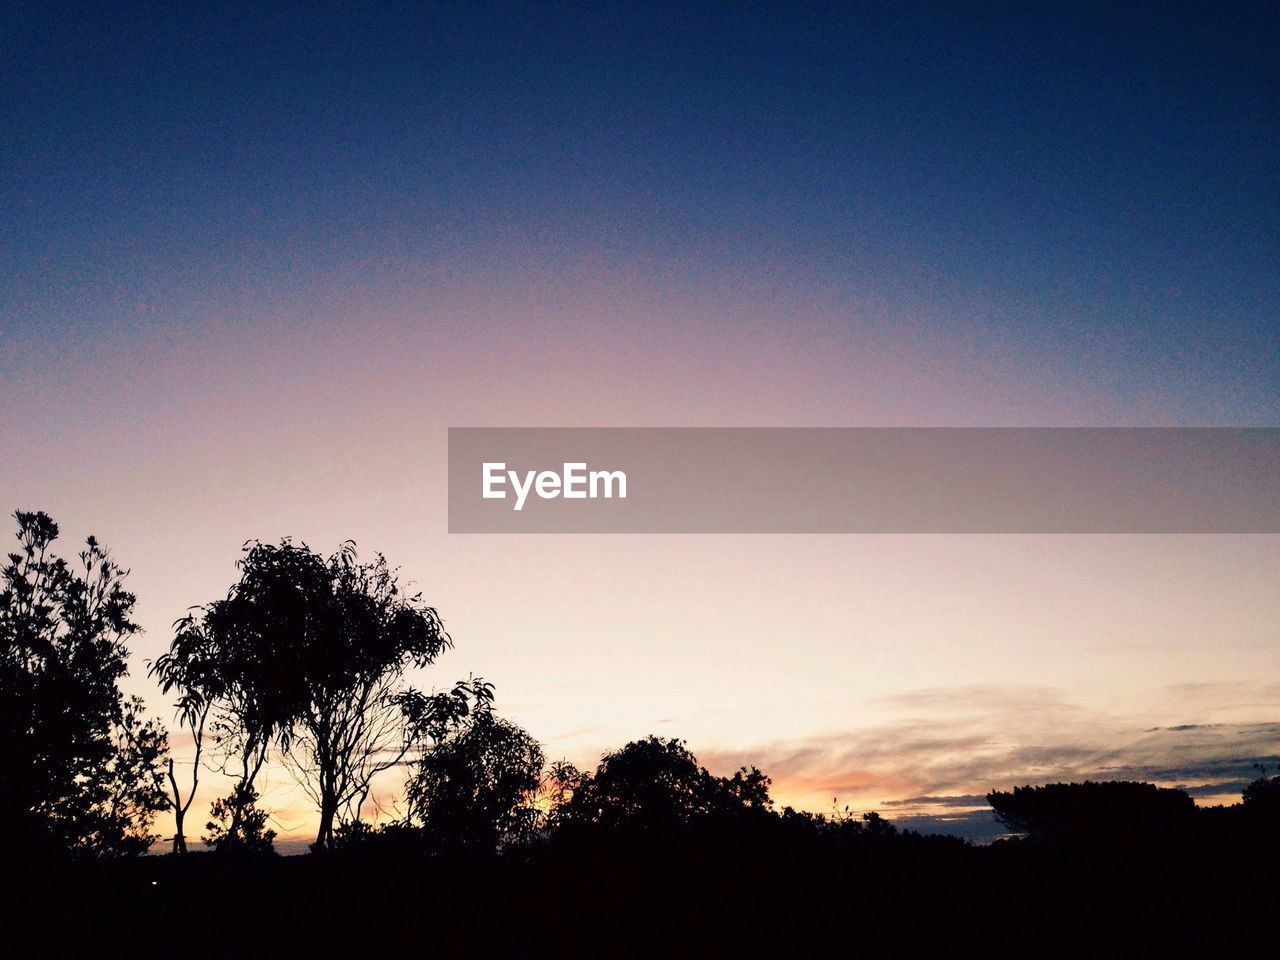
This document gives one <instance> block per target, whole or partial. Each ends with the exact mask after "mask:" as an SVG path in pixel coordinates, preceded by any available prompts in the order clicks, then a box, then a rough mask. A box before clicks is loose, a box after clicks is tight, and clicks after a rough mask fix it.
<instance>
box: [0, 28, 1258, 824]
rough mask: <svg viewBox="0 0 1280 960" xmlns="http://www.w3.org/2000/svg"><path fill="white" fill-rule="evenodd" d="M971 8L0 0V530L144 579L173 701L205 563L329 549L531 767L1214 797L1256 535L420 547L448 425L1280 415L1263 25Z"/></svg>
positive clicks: (441, 476)
mask: <svg viewBox="0 0 1280 960" xmlns="http://www.w3.org/2000/svg"><path fill="white" fill-rule="evenodd" d="M980 6H981V10H980V11H979V10H973V9H969V10H960V8H959V7H958V6H957V7H956V8H954V9H952V10H947V9H944V8H943V7H942V6H940V5H914V4H884V5H849V6H842V7H827V6H820V7H814V8H812V9H811V10H810V11H809V12H803V11H799V12H798V11H794V10H790V9H788V8H787V7H786V6H784V5H778V6H772V7H767V6H762V5H755V4H734V5H716V4H706V5H698V6H696V7H694V6H685V5H670V6H650V5H616V6H615V5H611V4H589V5H588V4H583V5H549V6H548V5H500V6H488V5H480V4H476V5H466V6H465V7H464V6H461V5H459V6H451V5H428V4H421V5H419V4H405V5H400V4H393V3H386V4H379V5H377V6H376V8H374V7H368V8H361V7H359V6H357V5H348V6H336V5H335V6H332V7H331V6H327V5H323V4H313V5H306V6H305V7H304V6H302V5H297V6H281V7H279V8H277V9H276V10H275V12H272V13H267V14H262V15H259V14H249V13H247V12H245V10H244V9H241V10H239V11H237V10H236V9H235V8H233V7H230V6H223V5H221V4H214V3H211V4H202V5H199V6H195V7H190V8H187V9H183V10H169V9H166V8H163V7H155V6H150V5H147V6H137V7H128V6H125V7H121V8H117V7H115V6H114V5H111V6H102V7H100V8H91V9H88V10H85V9H78V10H76V12H75V13H74V15H72V14H70V13H67V14H66V15H61V16H60V15H57V14H56V13H55V14H51V13H50V8H49V6H48V5H47V4H39V5H37V4H31V5H21V4H19V5H15V6H9V7H7V8H6V12H5V13H4V14H3V18H2V19H0V110H3V117H4V122H3V124H2V126H0V129H2V132H0V216H2V218H3V220H2V222H3V223H4V229H3V231H0V380H2V382H3V392H2V393H0V450H3V456H0V506H3V507H4V510H5V512H10V511H12V510H14V509H19V508H21V509H42V510H45V511H46V512H48V513H50V514H51V515H52V516H53V517H54V518H55V519H56V520H57V521H58V522H59V523H60V525H61V526H62V530H63V536H64V541H63V549H64V551H65V552H67V553H70V552H72V550H73V547H74V545H75V544H76V542H77V541H79V540H82V539H83V537H84V536H85V535H87V534H89V533H94V534H96V535H97V536H98V537H99V538H100V539H102V540H103V541H104V542H106V543H107V544H108V545H109V546H110V547H111V549H112V551H113V553H114V555H115V556H116V557H117V558H118V559H119V561H120V562H121V563H122V564H123V565H125V566H126V567H129V568H130V569H131V571H132V572H131V574H130V578H129V583H130V586H131V588H132V589H133V590H134V592H136V593H137V595H138V598H139V599H138V607H137V619H138V620H139V622H140V623H141V625H142V626H143V628H144V630H145V633H144V634H143V635H142V636H141V637H140V638H138V639H137V640H136V641H135V643H134V664H135V667H134V671H133V676H132V678H131V679H130V681H129V685H130V689H131V690H134V691H137V692H140V693H142V694H143V695H144V696H146V697H147V699H148V703H149V705H150V707H151V708H152V710H153V711H155V712H157V713H159V714H160V715H161V716H162V717H163V718H164V719H165V720H166V722H170V725H171V726H173V727H175V728H176V723H174V722H173V714H172V705H171V704H169V703H167V702H165V701H164V699H163V698H162V697H161V696H160V695H159V693H158V691H157V690H156V689H155V688H154V687H153V686H152V685H151V684H150V683H149V682H148V681H147V680H146V678H145V668H144V666H143V661H144V660H145V659H147V658H151V657H154V656H156V655H157V654H158V653H159V652H161V651H162V650H163V649H164V648H165V647H166V646H167V643H168V641H169V639H170V638H171V631H170V628H169V624H171V623H172V621H173V620H175V619H176V618H177V617H179V616H181V615H183V614H184V612H185V611H186V609H187V608H188V607H189V606H191V605H193V604H199V603H205V602H207V601H209V600H212V599H214V598H216V597H218V596H221V595H223V594H224V593H225V591H226V589H227V587H228V586H229V585H230V584H231V582H232V581H233V579H234V577H235V575H236V574H235V570H234V566H233V564H234V562H235V560H236V559H237V557H238V555H239V550H240V547H241V544H243V543H244V542H245V541H246V540H248V539H251V538H259V539H263V540H276V539H278V538H280V537H283V536H292V537H294V538H296V539H300V540H304V541H306V542H307V543H309V544H311V545H312V546H314V547H316V548H318V549H323V550H326V551H328V550H331V549H332V548H333V547H335V546H336V545H337V544H338V543H339V542H340V541H342V540H345V539H348V538H349V539H354V540H355V541H357V543H358V544H359V546H360V548H361V549H362V551H367V552H370V553H371V552H372V551H374V550H380V551H382V552H383V553H385V554H386V556H387V557H388V559H389V560H390V561H391V562H392V563H394V564H398V565H400V567H401V569H402V574H403V576H404V577H405V578H407V579H409V580H412V581H414V582H415V583H416V584H417V585H418V586H419V587H420V588H421V589H422V590H423V591H424V593H425V595H426V597H427V598H428V599H429V600H430V601H431V602H432V603H433V604H434V605H435V606H436V607H437V608H438V609H439V610H440V612H441V614H442V616H443V617H444V618H445V621H446V625H447V628H448V629H449V631H450V632H451V633H452V635H453V637H454V639H455V642H456V649H454V650H453V651H451V652H449V653H448V654H446V655H445V656H444V657H442V658H441V660H440V661H439V662H438V664H437V665H436V666H435V667H434V668H432V669H431V670H430V671H428V672H427V673H426V674H425V675H424V676H423V677H421V678H420V682H421V683H423V684H425V685H427V686H431V685H435V686H445V685H448V684H450V683H451V682H452V681H453V680H454V679H456V678H459V677H465V676H466V675H468V674H477V675H481V676H483V677H485V678H486V679H488V680H491V681H492V682H494V683H495V684H496V686H497V693H498V706H499V708H500V709H501V710H502V711H503V712H504V713H505V714H506V715H508V716H510V717H511V718H512V719H514V720H516V721H517V722H519V723H521V724H522V725H524V726H525V727H527V728H528V730H529V731H530V732H532V733H533V734H534V735H535V736H537V737H538V738H539V739H540V740H541V741H542V742H543V743H544V744H545V746H546V750H547V753H548V755H549V756H551V757H561V756H564V757H567V758H569V759H572V760H574V761H576V762H579V763H582V764H593V763H594V761H595V760H596V759H597V758H598V756H599V754H600V753H601V752H602V751H603V750H605V749H609V748H612V747H616V746H619V745H621V744H622V743H623V742H625V741H626V740H628V739H632V738H635V737H639V736H643V735H645V734H648V733H656V734H661V735H664V736H680V737H684V738H686V739H687V740H688V741H689V745H690V747H691V748H692V749H693V750H694V752H695V753H696V754H697V755H698V756H699V758H700V759H702V760H703V761H704V762H706V763H707V764H708V765H709V766H711V768H712V769H713V770H716V771H717V772H728V771H729V770H731V769H732V768H733V767H735V766H737V765H739V764H742V763H754V764H757V765H759V766H760V767H762V768H763V769H765V770H766V772H768V773H771V774H772V775H773V777H774V780H775V788H774V793H775V797H776V798H777V799H779V800H780V801H782V802H787V803H792V804H795V805H797V806H803V807H806V808H809V809H814V810H829V809H830V808H831V805H832V800H833V798H838V802H839V804H840V805H841V806H843V805H844V804H845V803H849V804H851V805H853V806H854V807H855V808H857V809H860V810H861V809H878V810H880V811H881V812H882V813H885V814H902V815H909V816H931V817H932V816H945V815H949V814H951V813H954V812H959V813H963V812H964V811H966V810H968V809H971V808H973V807H975V806H979V805H980V804H981V801H980V800H977V801H975V800H974V797H975V795H979V794H983V793H985V792H986V791H987V790H988V789H991V788H993V787H1008V786H1011V785H1013V784H1016V783H1026V782H1046V781H1050V780H1057V779H1080V778H1083V777H1086V776H1090V777H1099V776H1103V777H1132V778H1142V779H1151V780H1157V781H1159V782H1162V783H1168V784H1185V785H1188V786H1193V787H1198V788H1202V789H1199V790H1198V793H1199V794H1200V795H1201V796H1202V798H1205V799H1208V800H1213V798H1215V797H1219V798H1224V799H1227V798H1228V797H1227V795H1229V794H1236V795H1238V793H1239V789H1240V786H1241V785H1242V781H1244V780H1247V779H1248V778H1250V777H1251V776H1253V775H1254V771H1253V770H1251V765H1252V764H1253V763H1255V762H1259V763H1263V764H1265V765H1266V766H1267V767H1268V772H1272V771H1273V769H1274V768H1275V767H1277V766H1280V591H1278V590H1277V589H1276V584H1277V583H1278V582H1280V537H1277V536H1262V535H1253V536H1247V535H1237V536H1210V535H1201V536H925V535H912V536H906V535H903V536H657V535H648V536H641V535H634V536H594V537H586V536H576V537H575V536H547V537H538V536H524V537H521V536H465V535H449V534H448V533H447V532H446V519H447V518H446V509H445V494H446V490H445V479H446V474H445V468H446V460H445V447H446V431H447V429H448V428H449V427H450V426H692V425H696V426H912V425H929V426H956V425H963V426H987V425H990V426H1005V425H1026V426H1069V425H1094V426H1123V425H1135V426H1136V425H1143V426H1215V425H1222V426H1280V257H1277V240H1278V239H1280V187H1278V185H1277V178H1276V158H1277V156H1280V109H1278V108H1280V60H1278V59H1277V58H1276V57H1275V50H1274V40H1275V38H1276V36H1277V27H1280V7H1277V6H1276V5H1274V4H1258V5H1252V4H1227V5H1218V6H1214V5H1208V4H1206V5H1166V4H1151V5H1142V4H1134V5H1124V6H1123V8H1115V9H1113V8H1112V5H1101V4H1099V5H1096V6H1093V7H1089V6H1088V5H1078V4H1069V5H1063V6H1062V7H1061V8H1060V10H1059V12H1057V13H1048V14H1047V13H1046V12H1045V9H1046V8H1045V7H1043V6H1042V5H1039V4H1033V5H1023V4H1009V5H1007V6H1006V5H1001V4H982V5H980ZM246 9H247V8H246ZM175 743H176V744H177V746H178V747H179V748H180V749H181V747H182V743H181V741H180V739H179V738H177V737H175ZM215 786H218V785H216V784H215ZM211 791H212V788H211ZM223 792H225V791H223ZM209 796H210V798H211V797H212V796H213V793H212V792H210V793H209ZM267 797H268V801H267V805H268V806H272V807H273V808H274V809H276V811H277V822H278V828H279V829H281V831H282V833H285V834H289V833H305V832H306V831H307V830H308V829H309V828H310V826H311V822H312V821H311V819H310V814H309V813H308V812H307V810H306V803H305V801H304V799H303V798H301V797H300V796H298V795H297V793H296V791H295V790H294V788H293V787H292V785H291V783H290V782H289V781H288V778H287V776H286V775H284V774H282V773H280V772H279V771H276V772H274V773H273V774H272V776H271V779H270V784H269V790H268V793H267ZM921 798H933V799H932V800H929V799H921ZM903 801H908V802H906V803H904V802H903ZM202 815H203V814H201V816H202ZM202 822H203V820H201V823H202ZM956 828H957V829H960V827H956ZM966 829H967V828H966Z"/></svg>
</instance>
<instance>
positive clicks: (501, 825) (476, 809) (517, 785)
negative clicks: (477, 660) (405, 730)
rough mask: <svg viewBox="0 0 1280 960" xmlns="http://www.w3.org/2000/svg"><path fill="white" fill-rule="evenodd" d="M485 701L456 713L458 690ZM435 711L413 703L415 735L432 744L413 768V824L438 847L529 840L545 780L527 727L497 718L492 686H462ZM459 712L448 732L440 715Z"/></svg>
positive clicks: (409, 795)
mask: <svg viewBox="0 0 1280 960" xmlns="http://www.w3.org/2000/svg"><path fill="white" fill-rule="evenodd" d="M469 690H475V691H477V693H478V695H477V697H476V698H475V700H474V702H473V703H470V704H468V705H467V707H466V709H465V710H461V711H459V710H457V709H456V704H457V702H458V699H457V695H458V693H459V691H468V692H469ZM440 707H441V709H438V710H432V709H430V701H429V700H424V701H422V702H415V701H413V700H410V701H408V702H407V703H406V708H407V711H408V715H409V716H410V717H411V719H412V720H414V721H415V722H414V723H413V724H412V726H413V729H415V730H418V731H424V724H423V723H422V721H421V718H422V716H423V713H424V709H425V713H426V714H427V715H428V716H430V717H431V718H432V719H431V721H430V722H428V723H427V724H426V725H425V727H426V729H427V730H429V732H427V733H426V737H427V738H428V742H427V743H426V745H424V746H423V748H422V749H421V752H420V755H419V756H418V759H417V760H416V761H415V762H414V763H413V766H412V775H411V777H410V779H409V782H408V784H407V786H406V790H405V797H406V801H407V804H408V814H407V817H406V819H407V820H409V822H411V823H416V824H418V825H420V826H421V827H422V828H423V829H424V831H425V832H426V834H427V835H428V837H430V838H431V840H432V841H433V842H434V843H435V844H436V845H438V846H455V845H456V846H462V847H469V848H472V849H476V850H489V851H492V850H495V849H498V848H499V847H501V846H503V845H505V844H509V843H513V842H518V841H521V840H527V839H529V838H530V837H531V836H532V834H533V831H534V830H535V829H536V827H537V826H538V823H539V819H540V817H539V812H538V809H537V807H536V806H535V805H534V804H533V802H532V801H533V797H534V794H535V793H536V791H537V789H538V785H539V782H540V780H541V776H542V768H543V755H542V747H541V746H540V745H539V744H538V742H537V741H536V740H534V739H533V737H531V736H529V734H528V733H526V732H525V731H524V730H523V729H521V728H520V727H519V726H517V725H516V724H514V723H511V722H510V721H508V720H504V719H502V718H501V717H499V716H497V715H496V714H495V713H494V712H493V709H492V688H491V687H489V685H488V684H485V683H483V681H477V682H476V683H474V684H470V685H468V684H459V685H458V686H456V687H455V688H454V691H453V692H452V693H451V694H449V695H447V699H446V700H445V701H441V703H440ZM441 713H444V714H446V715H448V714H452V719H451V720H450V721H449V722H448V723H447V724H446V725H444V726H440V725H439V717H440V714H441Z"/></svg>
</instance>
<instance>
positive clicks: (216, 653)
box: [155, 539, 451, 850]
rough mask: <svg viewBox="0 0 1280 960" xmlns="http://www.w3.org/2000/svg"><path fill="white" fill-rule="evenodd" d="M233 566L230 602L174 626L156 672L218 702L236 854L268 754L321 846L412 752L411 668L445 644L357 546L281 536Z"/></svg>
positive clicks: (221, 832) (222, 816)
mask: <svg viewBox="0 0 1280 960" xmlns="http://www.w3.org/2000/svg"><path fill="white" fill-rule="evenodd" d="M239 567H240V580H239V582H238V583H236V584H235V585H234V586H232V588H231V589H230V591H229V592H228V594H227V597H226V598H225V599H222V600H217V601H214V602H213V603H210V604H208V605H207V606H205V607H201V608H198V609H197V610H196V612H194V613H193V614H192V615H191V616H190V617H188V618H186V619H184V620H182V621H179V623H178V630H177V633H176V635H175V637H174V640H173V644H172V646H171V647H170V650H169V653H168V654H167V655H166V657H165V658H161V659H160V660H157V662H156V668H155V669H156V670H157V671H158V673H159V675H160V676H161V677H162V682H165V683H166V684H167V685H168V686H169V687H171V688H174V689H178V690H180V691H181V693H182V695H183V696H184V697H186V698H189V702H192V703H203V702H205V701H208V702H210V703H212V704H213V705H214V706H213V710H214V713H215V716H216V720H215V742H216V744H217V745H218V746H219V748H220V749H221V751H222V752H223V754H224V756H226V757H229V758H231V759H232V760H233V761H234V762H235V763H238V771H237V775H238V780H237V784H236V788H235V790H234V791H233V793H232V794H231V796H230V797H228V798H226V799H225V800H224V801H222V806H221V807H220V809H219V811H217V816H216V817H215V819H216V820H217V821H218V823H219V826H218V829H217V830H216V831H215V833H216V835H217V836H218V837H219V838H220V839H222V840H225V841H226V842H228V843H230V842H231V841H233V840H234V838H235V837H236V836H237V835H238V833H237V831H240V830H242V829H243V828H244V827H245V826H246V825H248V824H251V823H254V822H256V819H257V813H256V812H255V811H251V810H250V809H249V805H251V804H252V802H253V800H254V799H255V798H256V796H257V794H256V791H255V790H254V788H253V784H254V780H255V778H256V777H257V774H258V772H259V771H260V770H261V768H262V766H263V764H264V763H265V761H266V757H267V754H268V751H269V750H270V749H271V747H272V746H273V745H274V746H278V747H279V748H280V752H281V756H282V758H283V759H284V760H285V762H286V765H287V766H288V767H289V769H290V770H291V772H292V773H293V774H294V775H295V777H296V779H297V780H298V782H299V783H300V784H301V786H302V787H303V789H304V790H305V791H306V792H307V793H308V795H309V796H311V797H312V799H313V800H314V801H315V803H316V806H317V809H318V811H319V815H320V824H319V829H318V831H317V834H316V848H317V849H321V850H323V849H327V848H329V847H331V846H332V844H333V841H334V835H335V829H336V827H337V826H338V825H339V824H340V823H343V822H347V821H350V820H353V819H356V818H358V817H359V814H360V810H361V808H362V807H363V805H364V804H365V802H366V800H367V799H368V797H369V793H370V790H371V789H372V783H373V780H374V778H375V777H376V776H377V775H378V774H379V773H381V772H382V771H384V770H387V769H390V768H391V767H393V766H395V765H396V764H397V763H399V762H400V760H401V759H402V758H403V756H404V754H405V752H406V751H407V749H408V747H409V741H408V739H407V736H406V727H405V719H404V715H403V711H402V706H401V698H402V696H403V695H404V693H405V692H406V690H407V689H408V687H407V684H406V682H405V675H406V673H407V671H408V670H410V669H411V668H414V667H423V666H426V665H428V664H430V663H431V662H433V661H434V660H435V658H436V656H437V655H438V654H439V653H440V652H441V651H443V650H444V649H445V648H446V647H448V646H450V643H451V641H450V639H449V636H448V634H446V633H445V631H444V628H443V625H442V624H441V621H440V617H439V615H438V614H437V613H436V611H435V610H434V609H432V608H431V607H430V606H428V605H427V604H425V603H424V602H423V600H422V598H421V596H420V595H417V594H412V595H409V594H406V593H404V592H403V591H402V589H401V587H400V584H399V582H398V579H397V576H396V572H395V571H394V570H392V569H391V568H390V567H389V566H388V565H387V562H386V560H385V559H384V558H383V557H382V556H381V555H377V556H376V557H375V558H374V560H373V561H371V562H361V561H360V560H359V558H358V556H357V554H356V550H355V545H354V544H352V543H346V544H343V545H342V547H341V548H340V549H339V550H338V551H337V552H336V553H334V554H333V555H332V556H330V557H328V558H325V557H322V556H320V555H318V554H316V553H315V552H313V551H312V550H311V549H310V548H309V547H307V546H306V544H295V543H293V542H292V541H290V540H287V539H286V540H284V541H283V542H281V543H280V544H278V545H276V544H264V543H258V542H252V543H249V544H247V545H246V547H245V554H244V556H243V558H242V559H241V561H240V563H239ZM188 725H190V724H189V722H188ZM242 808H243V809H242ZM251 814H252V815H251ZM245 839H246V843H248V842H249V841H250V840H251V839H252V838H248V837H246V838H245ZM255 842H256V841H255Z"/></svg>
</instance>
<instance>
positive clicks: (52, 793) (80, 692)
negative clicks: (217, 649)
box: [0, 511, 167, 856]
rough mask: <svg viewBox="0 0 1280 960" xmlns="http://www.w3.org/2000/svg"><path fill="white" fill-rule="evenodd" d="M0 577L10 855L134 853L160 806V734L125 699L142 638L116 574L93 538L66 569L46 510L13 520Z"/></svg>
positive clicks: (3, 818) (0, 684)
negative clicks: (131, 648) (130, 640)
mask: <svg viewBox="0 0 1280 960" xmlns="http://www.w3.org/2000/svg"><path fill="white" fill-rule="evenodd" d="M14 518H15V519H16V521H17V524H18V541H19V544H20V549H19V551H18V552H16V553H11V554H9V556H8V562H7V564H6V565H5V567H4V569H3V572H2V573H0V580H2V581H3V586H2V588H0V822H3V823H4V824H5V825H6V827H7V828H8V829H9V830H10V831H11V836H12V837H14V838H15V843H14V844H13V846H14V847H26V848H28V849H38V848H42V847H43V848H45V849H51V850H58V851H63V852H70V853H74V854H82V855H92V856H111V855H128V854H137V853H141V852H143V851H145V850H146V849H147V847H148V846H149V845H150V843H151V841H152V839H153V838H152V836H151V835H150V832H149V830H150V826H151V823H152V820H153V818H154V816H155V813H156V812H157V810H159V809H161V808H162V807H163V806H164V803H165V801H164V791H163V786H162V782H161V779H160V778H161V776H162V773H161V770H162V764H163V760H164V757H165V754H166V750H167V743H166V737H165V734H164V732H163V731H162V730H161V729H160V728H159V727H157V726H156V725H155V724H154V723H152V722H144V721H143V720H142V718H141V711H142V704H141V702H140V701H139V700H137V699H126V698H125V697H124V696H123V694H122V693H121V691H120V688H119V681H120V679H121V678H122V677H124V676H125V674H126V673H127V657H128V651H127V648H126V646H125V638H126V637H128V636H130V635H131V634H133V633H134V632H135V631H136V630H137V626H136V625H135V624H134V623H133V621H132V619H131V616H132V611H133V605H134V597H133V595H132V594H131V593H129V592H128V591H126V590H125V589H124V585H123V581H124V578H125V571H124V570H122V569H121V568H120V567H119V566H118V565H117V564H116V563H115V562H114V561H113V560H111V558H110V557H109V556H108V555H107V552H106V550H105V549H103V548H102V547H101V546H100V545H99V544H98V542H97V540H96V539H94V538H93V537H89V538H88V540H87V542H86V545H85V549H84V550H83V551H81V552H80V554H79V564H78V565H73V564H70V563H68V562H67V561H66V560H64V559H63V558H61V557H57V556H55V555H54V554H53V553H52V551H51V547H52V544H53V542H54V540H56V539H57V536H58V527H57V524H55V523H54V522H53V521H52V520H51V519H50V518H49V517H48V516H47V515H46V514H44V513H24V512H22V511H19V512H17V513H15V514H14Z"/></svg>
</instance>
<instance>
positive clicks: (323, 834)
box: [315, 796, 338, 853]
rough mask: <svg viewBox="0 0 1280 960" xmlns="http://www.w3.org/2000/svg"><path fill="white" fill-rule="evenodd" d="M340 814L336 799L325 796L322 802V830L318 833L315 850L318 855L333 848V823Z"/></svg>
mask: <svg viewBox="0 0 1280 960" xmlns="http://www.w3.org/2000/svg"><path fill="white" fill-rule="evenodd" d="M337 813H338V803H337V798H336V797H329V796H325V797H322V798H321V801H320V829H319V831H318V832H317V833H316V845H315V850H316V852H317V853H320V852H322V851H325V850H328V849H330V848H331V847H332V846H333V821H334V819H335V818H336V816H337Z"/></svg>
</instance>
